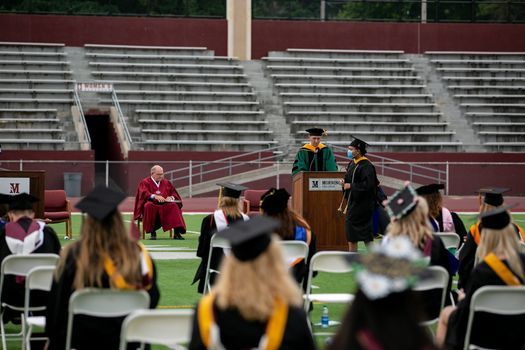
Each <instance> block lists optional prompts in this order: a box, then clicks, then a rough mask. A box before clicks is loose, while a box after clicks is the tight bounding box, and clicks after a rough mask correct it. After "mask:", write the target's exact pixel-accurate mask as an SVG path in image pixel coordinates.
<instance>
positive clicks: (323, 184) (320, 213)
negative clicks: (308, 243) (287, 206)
mask: <svg viewBox="0 0 525 350" xmlns="http://www.w3.org/2000/svg"><path fill="white" fill-rule="evenodd" d="M344 175H345V173H344V172H330V171H321V172H319V171H318V172H314V171H307V172H301V173H298V174H296V175H295V176H294V177H293V179H292V208H293V209H294V210H295V211H297V212H298V213H299V214H301V215H302V216H303V217H304V218H305V219H306V221H308V223H309V224H310V226H311V227H312V230H313V231H314V233H315V234H316V236H317V249H318V250H345V251H347V250H348V243H347V242H346V238H345V228H344V222H345V218H344V215H343V214H342V213H340V212H338V210H337V209H338V208H339V204H340V203H341V198H342V196H343V192H342V190H341V185H340V183H339V179H342V178H343V177H344Z"/></svg>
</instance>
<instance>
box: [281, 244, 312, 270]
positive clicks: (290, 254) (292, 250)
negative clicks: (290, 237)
mask: <svg viewBox="0 0 525 350" xmlns="http://www.w3.org/2000/svg"><path fill="white" fill-rule="evenodd" d="M279 246H280V247H281V249H282V251H283V256H284V260H285V262H286V265H287V266H293V265H295V262H296V261H298V260H302V259H304V261H306V259H307V258H308V244H306V243H305V242H303V241H279Z"/></svg>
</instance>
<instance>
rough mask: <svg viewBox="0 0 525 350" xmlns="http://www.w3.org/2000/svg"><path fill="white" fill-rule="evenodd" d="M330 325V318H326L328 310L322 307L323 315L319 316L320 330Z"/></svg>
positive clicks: (324, 306)
mask: <svg viewBox="0 0 525 350" xmlns="http://www.w3.org/2000/svg"><path fill="white" fill-rule="evenodd" d="M329 324H330V317H329V316H328V308H327V307H326V305H323V313H322V315H321V328H328V325H329Z"/></svg>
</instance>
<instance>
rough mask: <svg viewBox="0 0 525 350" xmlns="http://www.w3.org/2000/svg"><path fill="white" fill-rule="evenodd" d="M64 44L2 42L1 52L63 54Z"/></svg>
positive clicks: (0, 44)
mask: <svg viewBox="0 0 525 350" xmlns="http://www.w3.org/2000/svg"><path fill="white" fill-rule="evenodd" d="M64 46H65V45H64V44H61V43H28V42H9V41H2V42H0V52H4V51H5V52H21V53H24V52H35V53H53V52H55V53H63V50H64Z"/></svg>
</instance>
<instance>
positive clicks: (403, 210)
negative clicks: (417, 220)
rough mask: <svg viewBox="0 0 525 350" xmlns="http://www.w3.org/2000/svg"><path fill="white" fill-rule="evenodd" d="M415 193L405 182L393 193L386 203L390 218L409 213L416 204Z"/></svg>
mask: <svg viewBox="0 0 525 350" xmlns="http://www.w3.org/2000/svg"><path fill="white" fill-rule="evenodd" d="M417 201H418V199H417V193H416V191H414V189H413V188H412V186H410V184H409V183H408V182H407V183H406V184H405V186H404V187H403V188H402V189H400V190H399V191H397V192H396V193H394V195H393V196H392V197H390V199H389V200H388V201H387V203H386V210H387V212H388V215H390V217H391V218H393V219H395V220H397V219H401V218H402V217H405V216H407V215H408V214H410V213H411V212H412V211H413V210H414V209H415V208H416V206H417Z"/></svg>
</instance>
